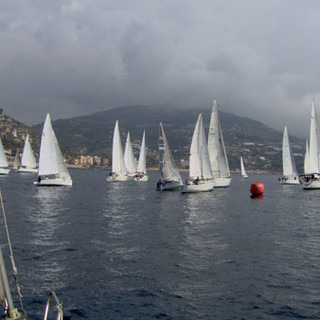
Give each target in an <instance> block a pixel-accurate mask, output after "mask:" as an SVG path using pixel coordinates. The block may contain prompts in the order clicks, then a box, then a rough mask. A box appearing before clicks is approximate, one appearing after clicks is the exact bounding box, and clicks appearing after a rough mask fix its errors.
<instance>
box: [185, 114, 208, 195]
mask: <svg viewBox="0 0 320 320" xmlns="http://www.w3.org/2000/svg"><path fill="white" fill-rule="evenodd" d="M213 186H214V181H213V179H212V173H211V166H210V159H209V154H208V147H207V141H206V135H205V132H204V126H203V120H202V114H201V113H200V114H199V117H198V121H197V123H196V126H195V129H194V133H193V137H192V141H191V147H190V157H189V180H188V181H187V183H186V184H185V185H184V186H183V187H182V189H181V192H182V193H189V192H203V191H211V190H212V189H213Z"/></svg>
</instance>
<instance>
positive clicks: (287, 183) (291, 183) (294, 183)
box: [280, 179, 300, 186]
mask: <svg viewBox="0 0 320 320" xmlns="http://www.w3.org/2000/svg"><path fill="white" fill-rule="evenodd" d="M280 184H283V185H291V186H293V185H300V182H299V180H294V179H288V180H286V181H280Z"/></svg>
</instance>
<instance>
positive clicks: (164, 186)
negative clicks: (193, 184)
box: [157, 180, 182, 191]
mask: <svg viewBox="0 0 320 320" xmlns="http://www.w3.org/2000/svg"><path fill="white" fill-rule="evenodd" d="M181 187H182V184H181V183H180V182H179V181H167V182H166V181H163V180H160V181H159V182H157V190H158V191H175V190H180V188H181Z"/></svg>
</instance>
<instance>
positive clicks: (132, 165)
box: [124, 132, 137, 178]
mask: <svg viewBox="0 0 320 320" xmlns="http://www.w3.org/2000/svg"><path fill="white" fill-rule="evenodd" d="M136 163H137V162H136V159H135V157H134V153H133V149H132V144H131V139H130V132H128V134H127V140H126V147H125V149H124V164H125V166H126V170H127V174H128V178H133V177H134V176H135V175H136V172H137V164H136Z"/></svg>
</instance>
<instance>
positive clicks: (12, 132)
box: [0, 109, 40, 161]
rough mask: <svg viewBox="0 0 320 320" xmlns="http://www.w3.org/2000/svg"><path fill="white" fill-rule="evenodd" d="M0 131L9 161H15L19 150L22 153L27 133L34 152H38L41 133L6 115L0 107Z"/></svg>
mask: <svg viewBox="0 0 320 320" xmlns="http://www.w3.org/2000/svg"><path fill="white" fill-rule="evenodd" d="M0 132H1V141H2V144H3V146H4V149H5V152H6V155H7V157H8V160H9V161H13V158H14V156H15V154H16V152H17V150H19V152H20V153H22V151H23V147H24V139H25V136H26V134H27V133H28V134H29V136H30V142H31V145H32V148H33V150H34V152H35V153H37V152H38V150H39V144H40V133H39V132H38V131H37V130H35V129H33V128H30V127H28V126H26V125H25V124H23V123H21V122H19V121H16V120H14V119H12V118H10V117H9V116H7V115H5V114H4V113H3V110H2V109H0Z"/></svg>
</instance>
